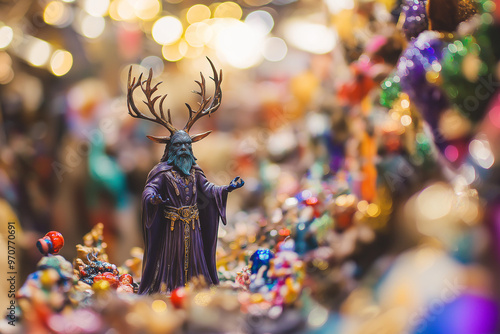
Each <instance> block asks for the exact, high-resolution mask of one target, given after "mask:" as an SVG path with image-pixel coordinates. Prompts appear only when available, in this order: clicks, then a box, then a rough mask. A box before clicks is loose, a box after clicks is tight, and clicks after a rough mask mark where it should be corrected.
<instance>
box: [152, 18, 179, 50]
mask: <svg viewBox="0 0 500 334" xmlns="http://www.w3.org/2000/svg"><path fill="white" fill-rule="evenodd" d="M183 31H184V30H183V28H182V23H181V21H179V19H178V18H176V17H174V16H165V17H162V18H161V19H159V20H158V21H156V22H155V24H154V25H153V30H152V35H153V39H154V40H155V42H156V43H158V44H161V45H168V44H172V43H175V42H177V41H178V40H179V38H181V36H182V33H183Z"/></svg>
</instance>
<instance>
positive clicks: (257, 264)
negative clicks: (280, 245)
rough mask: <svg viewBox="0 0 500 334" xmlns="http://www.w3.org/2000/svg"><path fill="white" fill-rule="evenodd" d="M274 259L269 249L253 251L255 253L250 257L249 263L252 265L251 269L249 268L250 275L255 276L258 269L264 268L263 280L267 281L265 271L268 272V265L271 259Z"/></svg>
mask: <svg viewBox="0 0 500 334" xmlns="http://www.w3.org/2000/svg"><path fill="white" fill-rule="evenodd" d="M272 258H274V254H273V252H271V250H270V249H259V250H257V251H255V253H253V254H252V256H250V262H251V263H252V267H251V268H250V273H251V274H252V275H253V274H257V273H258V272H259V269H260V268H262V267H263V266H266V267H267V269H266V270H265V271H264V274H263V276H262V277H263V278H264V279H267V271H268V270H269V265H270V262H271V259H272Z"/></svg>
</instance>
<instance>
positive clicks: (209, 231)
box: [196, 170, 228, 284]
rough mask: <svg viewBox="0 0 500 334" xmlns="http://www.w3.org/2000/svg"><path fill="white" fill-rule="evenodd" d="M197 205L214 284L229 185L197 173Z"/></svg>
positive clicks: (205, 251) (204, 247)
mask: <svg viewBox="0 0 500 334" xmlns="http://www.w3.org/2000/svg"><path fill="white" fill-rule="evenodd" d="M196 182H197V187H196V189H197V192H198V194H197V206H198V210H199V212H200V224H201V234H202V239H203V249H204V254H205V259H206V262H207V268H208V271H209V274H210V277H211V279H212V282H213V283H214V284H218V283H219V278H218V275H217V268H216V250H217V231H218V229H219V219H221V220H222V222H223V223H224V224H226V202H227V194H228V191H227V186H217V185H215V184H213V183H211V182H209V181H208V180H207V178H206V177H205V175H204V174H203V172H202V171H201V170H199V171H198V173H197V181H196Z"/></svg>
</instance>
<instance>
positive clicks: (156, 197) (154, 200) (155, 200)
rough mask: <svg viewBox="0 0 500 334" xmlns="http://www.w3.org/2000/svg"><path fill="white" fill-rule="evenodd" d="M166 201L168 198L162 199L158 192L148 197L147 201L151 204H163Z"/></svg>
mask: <svg viewBox="0 0 500 334" xmlns="http://www.w3.org/2000/svg"><path fill="white" fill-rule="evenodd" d="M167 201H168V199H167V200H165V201H164V200H163V198H161V196H160V195H159V194H155V195H153V196H151V197H150V198H149V202H150V203H151V204H153V205H158V204H165V203H167Z"/></svg>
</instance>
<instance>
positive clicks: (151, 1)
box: [134, 0, 161, 21]
mask: <svg viewBox="0 0 500 334" xmlns="http://www.w3.org/2000/svg"><path fill="white" fill-rule="evenodd" d="M160 12H161V2H160V1H158V0H142V1H136V2H135V3H134V13H135V15H136V16H137V17H138V18H140V19H141V20H144V21H150V20H153V19H154V18H155V17H156V16H158V14H159V13H160Z"/></svg>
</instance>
